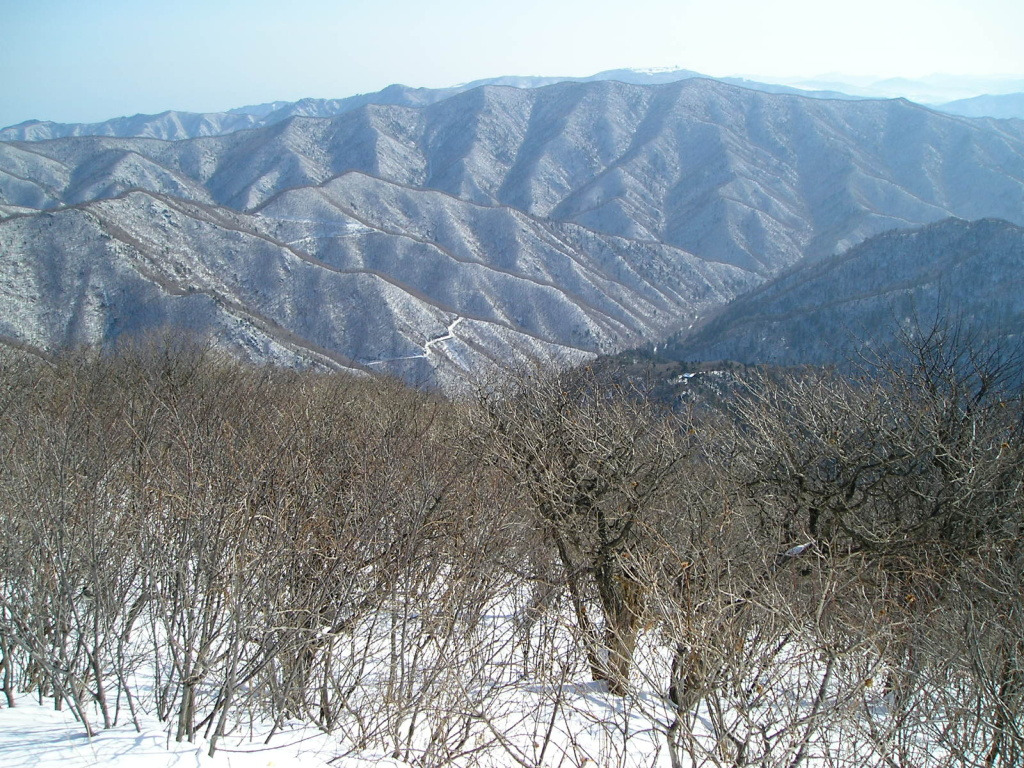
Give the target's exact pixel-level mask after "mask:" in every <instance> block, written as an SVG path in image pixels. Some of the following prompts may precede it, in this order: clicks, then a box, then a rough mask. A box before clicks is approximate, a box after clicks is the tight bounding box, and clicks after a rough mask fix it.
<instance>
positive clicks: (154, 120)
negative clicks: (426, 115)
mask: <svg viewBox="0 0 1024 768" xmlns="http://www.w3.org/2000/svg"><path fill="white" fill-rule="evenodd" d="M692 78H707V75H702V74H700V73H699V72H693V71H691V70H688V69H669V70H656V71H652V70H635V69H610V70H607V71H605V72H598V73H597V74H596V75H590V76H588V77H492V78H487V79H483V80H474V81H473V82H470V83H463V84H462V85H457V86H453V87H451V88H411V87H409V86H406V85H397V84H396V85H389V86H388V87H387V88H384V89H383V90H380V91H377V92H374V93H363V94H358V95H356V96H349V97H347V98H341V99H312V98H307V99H300V100H298V101H273V102H267V103H265V104H254V105H251V106H245V107H236V108H234V109H229V110H228V111H227V112H210V113H194V112H175V111H169V112H162V113H160V114H158V115H134V116H132V117H117V118H113V119H111V120H105V121H103V122H100V123H54V122H50V121H41V120H27V121H25V122H23V123H19V124H18V125H12V126H9V127H7V128H3V129H0V141H46V140H49V139H59V138H65V137H67V136H118V137H122V138H127V137H141V138H153V139H164V140H167V141H178V140H180V139H190V138H197V137H200V136H221V135H224V134H228V133H234V132H235V131H240V130H245V129H247V128H255V127H263V126H268V125H273V124H275V123H279V122H282V121H284V120H287V119H289V118H292V117H336V116H338V115H342V114H344V113H345V112H349V111H351V110H353V109H358V108H359V107H362V106H366V105H367V104H389V105H395V106H405V107H422V106H426V105H427V104H434V103H436V102H438V101H443V100H444V99H447V98H448V97H449V96H454V95H455V94H456V93H461V92H463V91H468V90H472V89H474V88H479V87H482V86H485V85H505V86H509V87H513V88H541V87H544V86H547V85H554V84H555V83H564V82H577V83H584V82H601V81H609V80H611V81H617V82H623V83H631V84H633V85H656V84H661V83H673V82H678V81H680V80H689V79H692ZM719 79H720V81H721V82H724V83H730V84H732V85H739V86H742V87H745V88H752V89H754V90H760V91H766V92H769V93H797V94H802V95H805V96H813V97H816V98H839V99H855V98H860V97H857V96H848V95H846V94H843V93H839V92H836V91H820V90H813V89H810V90H808V89H799V88H794V87H791V86H787V85H775V84H771V83H761V82H758V81H755V80H747V79H743V78H729V77H727V78H719Z"/></svg>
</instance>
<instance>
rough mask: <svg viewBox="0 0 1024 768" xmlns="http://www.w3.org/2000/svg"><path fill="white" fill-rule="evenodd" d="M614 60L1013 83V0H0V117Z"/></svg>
mask: <svg viewBox="0 0 1024 768" xmlns="http://www.w3.org/2000/svg"><path fill="white" fill-rule="evenodd" d="M620 67H679V68H685V69H691V70H696V71H698V72H703V73H705V74H709V75H714V76H730V75H744V76H747V77H752V78H758V79H761V80H768V81H772V80H775V81H779V80H781V79H782V78H786V77H801V76H803V77H810V76H816V75H821V74H824V73H845V74H847V75H851V76H852V75H865V76H867V75H870V76H876V77H879V78H884V77H909V78H915V77H921V76H924V75H928V74H931V73H948V74H964V75H994V74H1004V75H1024V2H1021V0H857V2H842V3H839V2H834V1H833V0H772V2H765V0H617V2H605V0H517V2H515V3H505V2H493V1H492V2H483V1H482V0H475V1H473V0H335V1H334V2H331V1H330V0H175V2H166V1H164V2H157V0H45V1H44V0H0V126H7V125H12V124H15V123H19V122H21V121H23V120H28V119H40V120H55V121H59V122H94V121H100V120H104V119H107V118H111V117H116V116H120V115H132V114H136V113H154V112H161V111H163V110H166V109H178V110H187V111H194V112H206V111H220V110H225V109H229V108H231V107H237V106H242V105H247V104H257V103H261V102H267V101H275V100H287V101H292V100H295V99H299V98H303V97H306V96H312V97H321V98H340V97H344V96H351V95H353V94H355V93H366V92H371V91H376V90H379V89H381V88H383V87H385V86H387V85H389V84H391V83H403V84H406V85H411V86H426V87H443V86H449V85H455V84H458V83H463V82H468V81H471V80H477V79H481V78H487V77H497V76H500V75H549V76H556V75H557V76H583V75H590V74H594V73H595V72H599V71H602V70H607V69H616V68H620Z"/></svg>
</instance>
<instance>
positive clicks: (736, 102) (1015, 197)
mask: <svg viewBox="0 0 1024 768" xmlns="http://www.w3.org/2000/svg"><path fill="white" fill-rule="evenodd" d="M128 155H130V156H132V158H133V159H132V160H131V162H126V161H124V160H123V158H125V157H126V156H128ZM100 157H102V158H109V160H104V161H103V162H105V163H107V165H106V166H104V167H98V166H100V165H102V163H100V161H99V160H98V159H97V158H100ZM115 158H116V159H117V160H118V161H119V164H118V163H115V162H114V159H115ZM136 158H137V159H136ZM115 166H116V167H115ZM157 166H159V169H162V170H158V168H157ZM352 170H355V171H360V172H362V173H365V174H368V175H372V176H377V177H379V178H382V179H385V180H388V181H391V182H394V183H396V184H402V185H406V186H411V187H417V188H430V189H436V190H439V191H443V192H446V193H448V194H450V195H453V196H455V197H458V198H460V199H464V200H467V201H470V202H474V203H477V204H481V205H506V206H510V207H514V208H517V209H520V210H523V211H524V212H526V213H528V214H530V215H532V216H539V217H544V218H552V219H557V220H561V221H569V222H575V223H579V224H583V225H585V226H587V227H589V228H591V229H595V230H599V231H602V232H606V233H609V234H614V235H619V236H623V237H628V238H631V239H642V240H650V241H656V242H664V243H667V244H670V245H673V246H676V247H679V248H682V249H684V250H686V251H689V252H691V253H695V254H697V255H699V256H701V257H703V258H706V259H709V260H715V261H721V262H723V263H728V264H732V265H735V266H739V267H741V268H743V269H747V270H750V271H755V272H758V273H760V274H771V273H773V272H775V271H776V270H778V269H780V268H782V267H784V266H786V265H789V264H792V263H794V262H796V261H797V260H798V259H800V258H802V257H803V256H812V257H817V256H823V255H828V254H831V253H833V252H836V251H838V250H842V249H843V248H845V247H848V246H849V245H852V244H854V243H856V242H859V241H860V240H862V239H864V238H865V237H867V236H870V235H872V234H876V233H878V232H880V231H884V230H885V229H889V228H892V227H893V226H912V225H915V224H923V223H927V222H929V221H936V220H938V219H941V218H945V217H948V216H957V217H961V218H970V219H973V218H980V217H985V216H994V217H1000V218H1005V219H1007V220H1011V221H1016V222H1018V223H1024V135H1022V133H1021V132H1019V131H1012V130H1009V129H1004V128H1001V127H1000V125H999V124H998V123H987V122H976V121H970V120H965V119H963V118H957V117H953V116H948V115H942V114H939V113H935V112H932V111H930V110H926V109H924V108H922V107H918V106H916V105H913V104H910V103H909V102H905V101H899V100H897V101H861V102H847V101H825V100H814V99H807V98H802V97H798V96H790V95H776V94H766V93H760V92H755V91H750V90H746V89H742V88H736V87H733V86H728V85H724V84H721V83H717V82H712V81H707V80H696V79H691V80H686V81H682V82H677V83H669V84H666V85H659V86H636V85H627V84H623V83H617V82H611V81H605V82H593V83H563V84H558V85H553V86H548V87H544V88H539V89H534V90H520V89H513V88H504V87H501V88H499V87H484V88H477V89H474V90H471V91H467V92H464V93H460V94H458V95H456V96H453V97H451V98H449V99H446V100H445V101H442V102H438V103H435V104H432V105H429V106H426V107H423V108H420V109H414V108H409V107H395V106H380V105H370V106H364V107H361V108H359V109H356V110H354V111H351V112H348V113H346V114H344V115H342V116H340V117H336V118H333V119H330V120H327V119H312V118H292V119H291V120H288V121H285V122H282V123H278V124H276V125H273V126H270V127H268V128H263V129H259V130H254V131H244V132H240V133H236V134H232V135H229V136H222V137H213V138H203V139H193V140H189V141H182V142H171V143H168V142H161V141H155V140H147V139H112V138H78V139H62V140H57V141H52V142H39V143H32V144H27V143H7V144H0V204H8V205H20V206H29V207H54V206H57V205H60V204H67V203H78V202H83V201H87V200H90V199H96V198H97V197H103V196H109V195H112V194H118V193H120V192H123V191H127V190H128V189H132V188H143V189H148V190H150V191H153V192H159V193H166V194H173V195H177V196H182V197H187V198H190V199H194V200H197V201H201V202H216V203H218V204H220V205H226V206H228V207H231V208H235V209H238V210H253V209H255V208H256V207H258V206H260V205H262V204H264V203H265V202H266V201H267V200H269V199H271V198H272V197H273V196H274V195H276V194H278V193H279V192H281V191H282V190H285V189H289V188H293V187H301V186H315V185H318V184H322V183H323V182H325V181H327V180H329V179H331V178H334V177H336V176H338V175H340V174H342V173H345V172H347V171H352Z"/></svg>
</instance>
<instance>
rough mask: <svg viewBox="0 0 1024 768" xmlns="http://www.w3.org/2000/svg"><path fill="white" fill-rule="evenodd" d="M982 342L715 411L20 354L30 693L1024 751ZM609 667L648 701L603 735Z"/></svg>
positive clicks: (858, 756) (739, 753) (225, 363)
mask: <svg viewBox="0 0 1024 768" xmlns="http://www.w3.org/2000/svg"><path fill="white" fill-rule="evenodd" d="M958 344H959V342H958V340H956V339H953V338H951V337H950V336H949V335H944V334H942V333H941V332H938V331H937V332H936V333H934V334H932V335H931V336H929V337H926V338H925V339H924V340H922V341H921V342H920V343H919V344H917V345H916V346H915V347H914V348H913V349H911V350H910V352H911V353H912V354H911V355H910V356H909V362H907V361H906V360H904V361H902V362H900V363H899V364H893V365H891V366H888V367H886V366H881V367H876V369H875V370H874V373H873V374H872V375H871V376H870V377H861V378H859V379H855V378H844V377H840V376H838V375H835V374H832V373H829V372H821V371H816V372H806V371H805V372H801V373H798V374H785V373H777V372H776V373H774V374H772V375H755V376H747V377H745V378H742V379H739V380H737V381H736V383H735V386H733V387H732V388H731V389H732V391H733V392H734V394H733V395H732V396H731V397H727V398H722V399H719V400H716V402H715V403H714V404H709V405H706V406H702V405H701V404H700V403H693V402H691V403H690V405H689V406H688V408H687V409H686V410H685V411H684V410H681V409H676V410H674V411H670V410H667V409H663V408H660V407H657V406H655V405H653V404H652V403H651V401H650V400H649V399H647V398H646V397H645V396H644V393H643V391H642V389H641V388H640V387H638V386H636V385H635V384H632V383H630V382H628V381H625V380H623V379H621V378H616V377H614V376H609V375H607V374H604V373H598V372H595V371H594V370H591V369H588V368H583V369H578V370H574V371H567V372H563V373H560V374H551V373H539V372H536V373H532V374H524V375H518V376H515V377H510V379H509V380H508V381H505V382H502V383H500V384H499V385H492V386H487V387H480V389H479V391H478V393H477V396H476V397H475V398H471V399H470V400H466V401H462V402H450V401H446V400H443V399H441V398H438V397H436V396H432V395H428V394H424V393H421V392H417V391H414V390H410V389H408V388H406V387H404V386H402V385H400V384H398V383H396V382H392V381H386V380H376V379H375V380H369V379H354V378H350V377H345V376H339V375H323V374H315V373H300V372H294V371H283V370H275V369H268V368H260V369H256V368H250V367H246V366H243V365H241V364H239V363H236V362H233V361H230V360H227V359H224V358H221V357H220V356H218V355H217V354H216V353H214V352H212V351H210V350H209V349H207V348H205V347H203V346H201V345H199V346H195V345H189V344H173V343H171V344H167V343H164V344H150V345H137V346H134V347H128V348H125V349H123V350H121V351H120V352H118V353H117V354H99V353H93V352H81V353H75V354H68V355H66V356H63V357H61V358H60V359H58V360H56V361H50V362H42V361H39V360H35V359H31V358H28V357H23V356H20V355H17V354H13V353H12V354H8V355H7V356H6V357H4V358H3V360H2V363H0V365H2V369H0V441H2V442H0V448H2V450H0V462H2V466H0V486H2V488H0V512H2V517H3V531H4V536H3V537H2V539H0V653H2V675H3V688H4V691H5V693H6V696H7V703H8V705H11V706H13V705H14V703H15V695H16V693H17V692H18V691H36V692H38V695H39V696H40V697H44V696H50V697H53V699H54V701H55V702H56V704H57V706H61V707H63V706H66V707H69V708H71V709H73V711H74V712H75V713H76V715H77V716H78V717H79V718H80V719H81V721H82V722H83V724H84V726H85V728H86V729H88V730H90V731H92V730H94V729H96V728H98V727H109V726H111V725H113V724H115V723H117V722H119V721H122V720H125V719H137V718H138V716H139V714H140V712H142V711H145V712H148V713H155V714H156V715H157V716H158V717H159V718H161V719H162V720H164V721H165V722H167V723H168V727H169V729H171V731H172V732H173V733H174V735H175V736H176V738H178V739H181V740H184V739H187V740H194V739H196V738H197V737H200V736H203V737H205V738H206V739H207V740H208V743H209V745H210V749H211V750H213V749H216V748H217V745H218V741H219V740H220V739H222V738H223V736H224V735H225V734H227V733H231V732H232V731H237V730H238V729H239V728H242V729H245V730H248V729H250V728H257V727H258V728H262V729H263V732H266V729H270V731H274V730H277V729H280V728H282V727H284V726H285V725H286V724H288V723H290V722H292V721H295V720H300V721H304V722H309V723H314V724H316V725H317V726H319V727H320V728H322V729H324V730H326V731H330V732H335V733H337V734H338V735H339V744H342V745H343V748H344V749H348V750H351V751H353V752H359V753H373V754H389V755H392V756H394V757H395V758H396V759H402V760H405V761H408V762H410V763H413V764H417V765H448V764H453V763H457V764H497V765H508V764H511V763H516V764H521V765H543V764H553V765H560V764H565V765H574V764H583V762H584V758H586V759H589V760H599V761H604V762H607V761H609V760H612V758H614V759H616V760H619V761H620V762H623V763H626V762H629V760H633V761H634V762H639V763H640V764H653V763H654V762H656V761H658V760H660V759H662V757H661V756H663V758H664V759H665V760H667V761H669V762H670V763H671V764H672V765H674V766H676V765H684V764H687V763H688V762H689V761H693V762H694V763H696V764H710V765H779V766H782V765H786V766H796V765H799V764H801V763H803V762H810V763H815V764H825V765H837V766H838V765H853V764H856V765H889V766H893V765H986V766H1018V765H1020V764H1021V761H1022V759H1024V732H1022V725H1021V722H1022V717H1024V641H1022V639H1021V638H1024V598H1022V594H1024V577H1022V575H1021V574H1022V572H1024V546H1022V515H1024V512H1022V510H1024V507H1022V502H1021V500H1022V489H1021V482H1022V453H1021V445H1022V441H1021V429H1022V426H1024V424H1022V407H1021V405H1022V404H1021V397H1020V391H1019V388H1018V385H1017V384H1016V382H1019V377H1018V376H1017V375H1016V373H1015V370H1014V369H1013V368H1012V365H1011V362H1010V361H1007V360H1005V359H1004V358H1003V357H1001V356H999V354H997V353H996V352H991V353H989V354H982V353H981V351H980V350H969V349H964V348H963V347H962V346H958ZM586 680H597V681H601V684H602V686H603V690H604V691H606V692H607V694H606V695H609V696H613V697H615V699H616V700H617V701H619V706H618V708H617V709H616V710H615V711H617V712H619V713H620V714H621V713H628V716H627V715H626V714H622V715H621V717H617V718H616V717H610V718H608V719H607V720H603V721H600V722H592V723H591V725H592V726H593V728H597V729H599V730H601V731H602V733H606V734H611V735H610V736H608V738H607V739H605V740H604V741H602V742H601V744H602V745H603V746H602V747H601V749H602V750H604V752H603V753H602V754H595V753H594V752H593V751H592V750H591V751H587V750H588V747H587V744H588V743H589V742H585V740H584V739H583V737H582V736H579V734H577V733H574V732H573V728H571V727H570V726H569V725H567V724H569V723H571V722H572V721H571V718H570V716H569V713H570V711H572V710H573V709H574V708H576V709H579V708H580V707H581V706H582V705H581V704H580V700H579V699H578V698H574V697H573V695H572V694H571V690H572V689H571V688H569V687H568V685H569V684H578V683H580V682H583V681H586ZM581 713H582V710H580V711H578V712H576V714H577V715H579V716H583V714H581ZM634 715H635V716H638V717H640V718H641V719H642V721H643V722H645V723H647V724H648V728H649V730H650V731H651V732H652V733H653V734H654V735H655V736H656V738H654V739H653V740H649V741H647V742H644V743H645V744H647V746H646V747H645V748H644V749H645V750H646V751H644V752H643V753H642V754H641V755H640V756H639V757H637V756H636V755H633V756H632V757H630V754H631V753H630V749H632V748H633V747H631V744H633V743H636V725H635V721H636V720H635V718H634ZM586 716H587V717H592V716H593V713H592V712H591V713H590V714H588V715H586ZM560 729H561V730H560ZM559 733H561V734H562V735H561V737H559ZM577 739H578V740H577ZM631 739H632V740H633V741H632V742H631ZM566 744H571V749H570V748H568V747H567V746H566ZM651 744H654V745H655V746H654V747H651V746H650V745H651ZM651 749H656V750H661V752H660V755H661V756H659V754H652V753H651V752H650V750H651Z"/></svg>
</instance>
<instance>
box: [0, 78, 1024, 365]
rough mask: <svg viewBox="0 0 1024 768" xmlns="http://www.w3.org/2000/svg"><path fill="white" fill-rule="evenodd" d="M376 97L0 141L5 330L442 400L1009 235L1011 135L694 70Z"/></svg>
mask: <svg viewBox="0 0 1024 768" xmlns="http://www.w3.org/2000/svg"><path fill="white" fill-rule="evenodd" d="M393 95H394V98H395V103H391V104H387V103H373V100H372V99H371V100H366V101H363V102H362V103H357V102H356V101H352V100H345V101H347V106H345V107H344V109H342V111H340V112H338V113H336V114H333V116H327V117H325V116H318V115H319V113H317V110H318V109H320V108H321V107H322V106H323V104H322V103H318V102H317V103H314V102H311V103H309V104H307V105H305V106H304V107H302V109H305V110H307V111H308V112H309V113H310V115H313V116H296V115H291V116H287V117H284V118H282V119H276V118H275V119H273V120H270V118H271V116H273V115H275V114H279V113H281V111H282V110H285V111H287V110H293V109H296V108H297V107H296V105H295V104H292V105H281V104H273V103H271V104H266V105H261V106H259V107H254V108H252V110H253V111H252V112H251V113H250V112H242V111H238V112H234V113H225V114H226V115H227V118H230V119H237V120H239V121H242V122H244V121H248V122H249V123H250V125H249V126H248V127H245V128H244V129H240V130H233V131H232V132H230V133H225V134H223V135H209V136H197V137H194V138H182V139H175V140H168V139H167V138H145V137H138V136H132V137H117V136H68V137H64V138H59V139H48V140H38V141H21V140H18V141H6V142H0V219H3V220H2V221H0V294H3V295H4V296H5V300H4V301H3V302H2V305H0V335H2V336H3V337H6V338H7V339H9V340H13V341H16V342H18V343H21V344H29V345H33V346H35V347H38V348H40V349H53V348H56V347H58V346H61V345H64V344H69V343H106V342H110V341H112V340H114V339H116V338H117V337H118V336H120V335H121V334H124V333H134V332H138V331H140V330H144V329H146V328H150V327H155V326H157V325H161V324H177V325H187V326H189V327H193V328H195V329H196V330H197V331H202V332H210V333H213V334H215V335H216V336H217V337H218V338H221V339H223V340H224V343H225V344H227V345H229V346H231V347H232V348H234V349H235V350H236V351H237V352H238V353H240V354H242V355H245V356H248V357H251V358H253V359H260V360H264V359H272V360H279V361H282V362H288V363H298V364H316V365H323V366H327V367H347V368H352V369H359V370H365V371H371V370H375V371H386V372H390V373H394V374H397V375H401V376H403V377H405V378H407V379H410V380H413V381H417V382H423V383H441V384H447V383H450V382H453V381H458V380H460V379H461V378H463V377H465V376H466V375H467V372H471V371H478V370H480V369H482V368H486V366H487V365H489V364H490V363H491V362H498V363H501V362H504V361H507V360H509V359H516V358H525V357H533V358H536V357H539V358H542V359H549V358H552V357H563V358H564V357H566V356H568V357H569V358H573V359H576V358H582V357H585V356H588V355H593V354H595V353H598V352H604V351H614V350H616V349H622V348H624V347H627V346H631V345H636V344H639V343H643V342H645V341H652V340H656V339H659V338H664V337H666V336H668V335H669V334H671V333H672V332H674V331H677V330H678V329H680V328H686V327H687V326H688V325H689V324H691V323H694V322H695V321H696V320H697V319H698V318H699V317H702V316H707V314H708V313H710V312H712V311H713V310H714V309H715V308H717V307H719V306H721V305H723V304H724V303H725V302H727V301H728V300H730V299H733V298H735V297H737V296H739V295H740V294H742V293H744V292H745V291H747V290H749V289H750V288H752V287H754V286H756V285H758V284H760V283H762V282H764V281H765V280H768V279H770V278H772V277H773V276H775V275H777V274H778V273H779V272H781V271H783V270H786V269H787V268H789V267H791V266H793V265H795V264H797V263H798V262H802V261H808V262H813V261H818V260H821V259H826V258H828V257H831V256H833V255H834V254H838V253H841V252H843V251H845V250H846V249H848V248H850V247H851V246H854V245H856V244H858V243H860V242H861V241H863V240H865V239H866V238H869V237H871V236H873V235H876V234H878V233H880V232H883V231H885V230H889V229H892V228H894V227H913V226H918V225H922V224H927V223H929V222H934V221H938V220H941V219H945V218H947V217H950V216H953V217H959V218H961V219H980V218H986V217H989V218H991V217H998V218H1002V219H1006V220H1007V221H1010V222H1013V223H1016V224H1024V123H1021V122H1018V121H1012V120H1011V121H1000V120H993V119H967V118H963V117H956V116H951V115H946V114H942V113H939V112H935V111H932V110H929V109H926V108H924V107H921V106H919V105H916V104H913V103H911V102H908V101H905V100H902V99H897V100H844V99H833V98H810V97H807V96H803V95H796V94H792V93H769V92H767V91H764V90H753V89H751V88H748V87H742V86H737V85H733V84H729V83H723V82H720V81H713V80H706V79H702V78H696V77H691V78H688V79H684V80H674V81H670V82H664V83H660V84H633V83H624V82H621V80H617V79H615V78H610V77H609V78H603V79H602V78H596V79H591V80H588V81H585V82H558V83H554V84H550V85H539V86H538V87H531V88H518V87H512V86H510V85H479V86H475V87H468V86H467V87H465V88H462V89H453V90H452V91H451V92H443V91H442V92H427V91H426V89H402V88H400V87H396V88H395V89H394V91H393ZM353 98H354V99H356V100H357V101H358V100H359V99H361V98H363V97H353ZM296 104H301V102H299V103H296ZM334 108H338V109H341V108H340V107H337V105H335V107H332V108H331V109H334ZM260 113H262V116H261V114H260ZM227 118H226V119H227ZM168 119H170V118H168ZM261 121H263V122H262V123H261ZM179 123H180V121H179ZM210 132H211V133H212V132H215V131H213V128H212V126H211V127H210Z"/></svg>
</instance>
